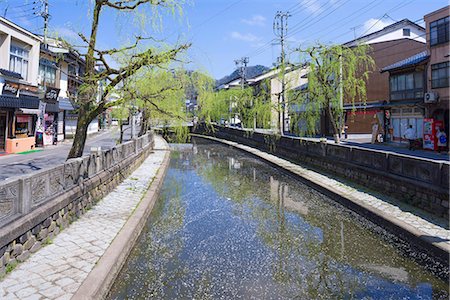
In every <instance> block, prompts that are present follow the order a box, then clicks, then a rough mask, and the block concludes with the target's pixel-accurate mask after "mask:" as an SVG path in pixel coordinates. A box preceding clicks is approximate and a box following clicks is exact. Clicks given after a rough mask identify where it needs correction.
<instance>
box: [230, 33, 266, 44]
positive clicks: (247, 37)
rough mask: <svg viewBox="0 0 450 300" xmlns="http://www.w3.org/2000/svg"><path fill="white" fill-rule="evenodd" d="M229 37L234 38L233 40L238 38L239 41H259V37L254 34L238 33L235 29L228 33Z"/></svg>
mask: <svg viewBox="0 0 450 300" xmlns="http://www.w3.org/2000/svg"><path fill="white" fill-rule="evenodd" d="M230 36H231V38H233V39H235V40H239V41H244V42H251V43H254V42H259V41H261V38H260V37H257V36H256V35H253V34H251V33H240V32H237V31H233V32H232V33H231V34H230Z"/></svg>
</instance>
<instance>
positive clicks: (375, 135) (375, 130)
mask: <svg viewBox="0 0 450 300" xmlns="http://www.w3.org/2000/svg"><path fill="white" fill-rule="evenodd" d="M378 129H379V125H378V120H377V115H374V116H373V121H372V144H375V143H376V142H377V138H378Z"/></svg>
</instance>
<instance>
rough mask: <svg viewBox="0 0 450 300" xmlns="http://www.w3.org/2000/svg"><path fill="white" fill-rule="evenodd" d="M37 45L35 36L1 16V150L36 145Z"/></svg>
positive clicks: (8, 150)
mask: <svg viewBox="0 0 450 300" xmlns="http://www.w3.org/2000/svg"><path fill="white" fill-rule="evenodd" d="M39 49H40V39H39V37H38V36H36V35H34V34H33V33H31V32H29V31H27V30H25V29H24V28H22V27H20V26H18V25H16V24H14V23H12V22H11V21H9V20H6V19H4V18H1V17H0V56H1V57H3V58H5V59H2V60H0V89H1V95H0V152H2V151H3V152H6V153H18V152H24V151H29V150H33V149H34V147H35V130H36V121H37V116H38V115H39V114H40V110H39V98H38V95H39V91H38V72H39Z"/></svg>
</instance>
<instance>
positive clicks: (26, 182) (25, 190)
mask: <svg viewBox="0 0 450 300" xmlns="http://www.w3.org/2000/svg"><path fill="white" fill-rule="evenodd" d="M19 203H20V204H19V210H20V212H21V213H22V214H24V215H25V214H27V213H29V212H30V211H31V177H30V176H27V177H26V178H24V179H19Z"/></svg>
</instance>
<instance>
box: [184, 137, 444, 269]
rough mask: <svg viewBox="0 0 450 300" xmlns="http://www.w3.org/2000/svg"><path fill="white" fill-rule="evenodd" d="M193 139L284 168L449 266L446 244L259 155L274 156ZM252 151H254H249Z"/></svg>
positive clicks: (224, 141)
mask: <svg viewBox="0 0 450 300" xmlns="http://www.w3.org/2000/svg"><path fill="white" fill-rule="evenodd" d="M191 136H193V137H199V138H204V139H209V140H213V141H216V142H220V143H222V144H226V145H229V146H232V147H234V148H237V149H239V150H241V151H245V152H247V153H250V154H252V155H255V156H257V157H258V158H260V159H263V160H265V161H267V162H269V163H270V164H272V165H275V166H277V167H279V168H282V169H283V170H285V171H287V172H289V173H291V174H293V175H295V176H297V177H299V178H301V179H303V180H304V181H306V182H308V184H310V185H312V187H314V188H315V189H317V190H319V191H320V192H321V193H323V194H325V195H326V196H328V197H330V198H332V199H335V200H337V201H338V202H339V203H341V204H343V205H344V206H346V207H348V208H350V209H351V210H353V211H355V212H357V213H358V214H360V215H362V216H363V217H365V218H367V219H369V220H371V221H372V222H374V223H375V224H377V225H379V226H381V227H383V228H385V229H387V230H388V231H390V232H392V233H394V234H396V235H397V236H399V237H401V238H402V239H406V240H407V241H409V242H410V243H411V244H412V245H414V246H418V247H420V248H422V249H425V250H427V252H429V253H430V254H432V256H433V257H435V258H436V259H438V260H439V261H440V262H441V263H442V264H443V265H444V266H448V264H449V254H450V247H449V246H448V245H447V244H445V243H441V242H434V241H433V238H432V237H430V236H427V235H425V234H424V233H423V232H422V231H420V230H419V229H417V228H414V227H413V226H411V225H409V224H407V223H405V222H403V221H401V220H399V219H397V218H393V217H391V216H389V215H388V214H386V213H385V212H383V211H380V210H378V209H376V208H373V207H370V206H369V205H365V204H364V203H362V202H360V201H358V200H357V199H353V198H354V197H352V196H351V195H345V194H344V195H342V194H338V193H336V192H335V191H333V190H332V189H331V188H330V187H329V186H326V185H324V184H323V183H321V182H318V181H316V180H314V178H308V177H305V176H304V175H303V174H300V173H297V172H294V171H293V170H291V169H290V168H288V167H287V166H284V165H282V164H278V163H276V162H273V161H270V160H269V159H268V158H267V157H265V156H264V155H259V153H265V154H268V155H273V154H270V153H266V152H263V151H261V150H258V149H255V148H252V147H249V146H245V145H241V144H239V143H236V142H232V141H228V140H223V139H220V138H216V137H211V136H205V135H200V134H191ZM250 149H251V150H253V151H250ZM273 156H275V157H277V158H278V159H281V160H284V161H286V162H289V161H287V160H285V159H283V158H280V157H278V156H276V155H273ZM316 173H318V174H320V173H319V172H316Z"/></svg>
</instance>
